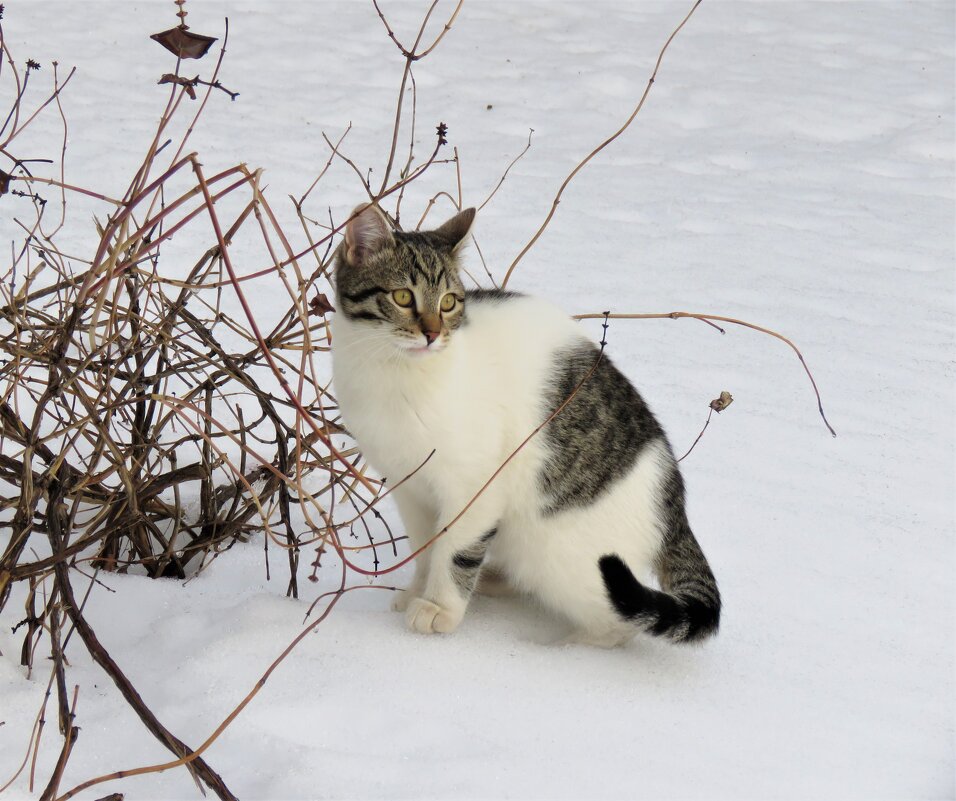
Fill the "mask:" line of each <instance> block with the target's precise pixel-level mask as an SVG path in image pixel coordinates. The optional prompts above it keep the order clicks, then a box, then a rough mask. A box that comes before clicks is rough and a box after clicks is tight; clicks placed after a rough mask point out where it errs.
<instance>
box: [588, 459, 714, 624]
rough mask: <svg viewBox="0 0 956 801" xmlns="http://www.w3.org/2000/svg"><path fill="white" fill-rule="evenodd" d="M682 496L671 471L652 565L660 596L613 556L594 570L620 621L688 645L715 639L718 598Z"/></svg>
mask: <svg viewBox="0 0 956 801" xmlns="http://www.w3.org/2000/svg"><path fill="white" fill-rule="evenodd" d="M683 495H684V487H683V482H682V481H681V479H680V474H679V473H677V472H676V470H675V472H674V474H673V476H672V477H671V479H670V481H669V482H668V483H667V487H666V488H665V492H664V502H663V503H662V504H661V508H662V512H663V514H662V517H663V520H662V522H663V524H664V528H665V531H664V541H663V543H662V546H661V551H660V554H659V555H658V559H657V564H656V565H655V567H656V573H657V576H658V579H659V580H660V584H661V590H655V589H653V588H652V587H646V586H644V585H643V584H641V582H640V581H638V580H637V579H636V578H635V577H634V574H633V573H632V572H631V570H630V568H628V566H627V565H626V564H625V563H624V560H622V559H621V558H620V557H619V556H617V555H615V554H608V555H607V556H602V557H601V558H600V559H599V560H598V567H599V568H600V570H601V575H602V577H603V578H604V586H605V588H606V589H607V594H608V597H609V598H610V601H611V603H612V604H613V606H614V608H615V609H616V610H617V613H618V614H619V615H620V616H621V617H623V618H624V619H625V620H628V621H631V622H633V623H635V624H637V625H638V626H640V627H641V628H642V629H643V630H644V631H646V632H648V633H649V634H654V635H657V636H663V637H667V638H669V639H671V640H673V641H674V642H680V643H690V642H699V641H700V640H703V639H705V638H707V637H709V636H711V635H713V634H716V633H717V627H718V626H719V625H720V592H719V590H718V589H717V580H716V579H715V578H714V574H713V572H711V569H710V565H708V564H707V559H706V557H705V556H704V553H703V551H701V549H700V545H699V544H698V543H697V539H696V538H695V537H694V534H693V532H692V531H691V529H690V524H689V523H688V522H687V515H686V514H685V513H684V498H683Z"/></svg>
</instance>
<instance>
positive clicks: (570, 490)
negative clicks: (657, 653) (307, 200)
mask: <svg viewBox="0 0 956 801" xmlns="http://www.w3.org/2000/svg"><path fill="white" fill-rule="evenodd" d="M474 217H475V212H474V209H466V210H465V211H462V212H460V213H458V214H456V215H455V216H454V217H452V218H451V219H450V220H448V221H447V222H446V223H444V224H443V225H441V226H440V227H438V228H436V229H434V230H431V231H416V232H403V231H396V230H394V228H393V226H392V225H391V224H390V222H389V220H388V218H387V216H386V215H385V214H384V213H383V212H382V211H381V210H380V209H379V208H378V207H376V206H373V205H370V206H364V207H360V208H358V209H356V210H355V211H354V212H353V214H352V216H351V218H350V220H349V222H348V223H347V225H346V229H345V238H344V240H343V242H342V243H341V245H340V246H339V248H338V250H337V251H336V256H335V284H336V297H337V301H338V302H337V304H336V305H337V308H338V313H337V314H336V315H335V316H334V317H333V320H332V323H331V327H332V362H333V374H334V386H335V393H336V397H337V399H338V401H339V405H340V408H341V412H342V416H343V418H344V422H345V424H346V426H347V427H348V428H349V430H350V432H351V433H352V435H353V436H354V437H355V439H356V441H357V442H358V445H359V447H360V448H361V450H362V452H363V454H364V455H365V457H366V458H367V460H368V461H369V463H370V464H371V465H372V467H373V468H374V469H376V470H377V471H379V472H380V473H381V474H382V475H383V476H385V477H387V478H388V479H389V482H390V484H391V485H392V486H393V487H394V489H393V495H394V497H395V500H396V503H397V505H398V508H399V513H400V515H401V518H402V523H403V525H404V528H405V532H406V534H407V535H408V539H409V542H410V544H411V547H412V548H413V550H418V549H420V548H421V547H422V546H424V545H425V544H426V543H430V545H429V547H428V548H427V549H425V550H424V551H422V553H421V554H420V555H419V556H418V558H417V559H416V562H415V575H414V577H413V579H412V581H411V584H410V586H409V587H408V588H407V589H406V590H405V591H403V592H402V593H401V594H400V596H398V597H397V599H396V601H395V604H394V607H395V608H396V609H397V610H399V611H402V612H403V613H404V615H405V621H406V623H407V625H408V627H409V628H410V629H412V630H413V631H416V632H420V633H423V634H431V633H450V632H452V631H454V630H455V629H457V628H458V626H459V625H460V624H461V622H462V620H463V618H464V615H465V611H466V609H467V606H468V602H469V600H470V598H471V596H472V594H473V593H474V592H489V593H491V592H494V593H496V594H497V593H501V592H515V593H518V594H521V595H525V596H531V597H532V598H534V599H535V600H536V601H537V602H538V603H539V604H540V605H542V606H544V607H545V608H547V609H549V610H550V611H551V612H553V613H554V614H555V615H557V616H559V617H561V618H563V619H564V620H566V621H567V623H568V624H569V626H570V632H569V638H568V639H569V640H572V641H578V642H585V643H590V644H594V645H600V646H605V647H607V646H614V645H620V644H623V643H625V642H627V641H628V640H630V639H631V638H632V637H634V636H635V635H636V634H638V633H640V632H643V633H646V634H650V635H656V636H663V637H666V638H668V639H670V640H672V641H674V642H696V641H699V640H702V639H704V638H706V637H707V636H709V635H711V634H714V633H715V632H716V630H717V627H718V624H719V620H720V593H719V591H718V589H717V582H716V580H715V579H714V576H713V573H712V572H711V570H710V566H709V565H708V562H707V560H706V558H705V557H704V554H703V552H702V550H701V548H700V546H699V544H698V542H697V539H696V538H695V536H694V534H693V533H692V531H691V528H690V524H689V522H688V520H687V516H686V512H685V508H684V485H683V481H682V479H681V475H680V471H679V469H678V466H677V462H676V460H675V459H674V455H673V452H672V451H671V448H670V445H669V444H668V442H667V438H666V436H665V435H664V432H663V430H662V429H661V426H660V425H659V423H658V422H657V420H656V418H655V417H654V415H653V413H652V412H651V410H650V409H649V408H648V406H647V405H646V404H645V403H644V401H643V399H642V398H641V396H640V394H639V393H638V391H637V390H636V389H635V388H634V386H633V385H632V384H631V383H630V381H628V379H627V378H626V377H625V376H624V375H623V374H622V373H621V372H620V371H619V370H618V369H617V367H616V366H615V365H614V364H613V363H612V362H611V360H610V359H609V358H608V356H607V355H606V354H604V353H603V352H602V351H601V350H600V349H599V348H598V347H597V346H596V345H595V344H594V343H593V342H592V341H591V340H590V339H588V338H587V336H586V335H585V334H584V333H583V332H582V330H581V328H580V327H579V326H578V325H577V324H576V323H575V322H574V321H573V320H571V319H570V318H569V317H568V316H567V314H565V313H564V312H562V311H561V310H560V309H558V308H556V307H554V306H553V305H551V304H550V303H547V302H546V301H543V300H540V299H537V298H533V297H529V296H526V295H522V294H519V293H513V292H504V291H501V290H497V289H480V290H475V289H468V290H466V289H465V286H464V283H463V280H462V278H461V267H460V258H461V252H462V249H463V247H464V245H465V243H466V242H467V240H468V237H469V233H470V230H471V227H472V224H473V222H474ZM568 398H570V400H568ZM566 401H567V403H565V402H566ZM559 407H563V408H560V412H559V413H557V414H555V411H556V410H557V409H559ZM542 424H543V425H542ZM539 427H540V428H541V430H540V432H539V433H538V434H537V435H536V436H534V437H532V438H531V439H530V440H528V441H527V443H525V444H524V445H522V443H523V442H524V441H525V440H526V438H527V437H528V435H529V434H531V432H533V431H535V429H537V428H539ZM506 463H507V464H506ZM505 464H506V466H505V467H504V468H503V469H502V465H505ZM496 472H498V475H497V476H496V478H495V479H494V480H493V481H491V482H490V483H488V481H489V479H490V478H491V477H492V476H494V475H495V474H496ZM413 473H414V474H413ZM412 474H413V475H412ZM408 476H410V477H409V478H407V480H405V481H402V479H406V477H408ZM399 482H401V483H399ZM486 484H487V486H486ZM463 510H466V511H464V512H463ZM451 521H454V523H452V522H451ZM439 532H442V533H441V535H440V536H436V535H438V533H439Z"/></svg>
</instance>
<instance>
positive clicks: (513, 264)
mask: <svg viewBox="0 0 956 801" xmlns="http://www.w3.org/2000/svg"><path fill="white" fill-rule="evenodd" d="M701 2H702V0H696V2H695V3H694V5H693V6H692V7H691V10H690V11H689V12H687V16H685V17H684V19H683V20H682V21H681V23H680V25H678V26H677V27H676V28H675V29H674V31H673V32H672V33H671V35H670V36H669V37H668V38H667V41H666V42H664V46H663V47H662V48H661V52H660V54H659V55H658V56H657V63H656V64H655V65H654V71H653V72H652V73H651V77H650V78H649V79H648V81H647V86H646V87H645V89H644V94H642V95H641V99H640V100H639V101H638V103H637V106H635V108H634V111H632V112H631V116H630V117H628V118H627V120H626V121H625V122H624V124H623V125H622V126H621V127H620V128H618V130H617V131H616V132H615V133H613V134H612V135H611V136H609V137H608V138H607V139H605V140H604V141H603V142H601V144H599V145H598V146H597V147H596V148H594V150H592V151H591V152H590V153H588V155H587V156H585V157H584V159H583V160H582V161H581V162H580V163H579V164H578V165H577V166H576V167H575V168H574V169H573V170H571V172H570V173H569V174H568V177H567V178H565V179H564V182H563V183H562V184H561V187H560V188H559V189H558V193H557V194H556V195H555V196H554V200H553V201H552V203H551V210H550V211H549V212H548V216H547V217H545V219H544V222H543V223H541V227H540V228H538V230H537V231H536V232H535V234H534V236H533V237H531V240H530V241H529V242H528V244H526V245H525V246H524V248H522V250H521V252H520V253H519V254H518V255H517V256H516V257H515V260H514V261H513V262H511V266H510V267H508V272H506V273H505V277H504V280H503V281H502V282H501V288H502V289H504V288H506V287H507V286H508V281H510V280H511V275H512V273H513V272H514V270H515V267H517V266H518V262H520V261H521V260H522V259H523V258H524V256H525V254H526V253H527V252H528V251H529V250H531V248H533V247H534V245H535V243H536V242H537V241H538V239H539V238H540V237H541V234H543V233H544V229H545V228H547V227H548V224H549V223H550V222H551V218H552V217H554V214H555V212H556V211H557V210H558V204H559V203H560V202H561V196H562V195H563V194H564V190H565V189H566V188H567V186H568V184H570V183H571V181H572V180H574V176H576V175H577V174H578V173H579V172H580V171H581V170H582V169H584V167H585V165H587V163H588V162H589V161H591V159H593V158H594V157H595V156H596V155H597V154H598V153H600V152H601V151H602V150H604V148H606V147H607V146H608V145H609V144H611V142H613V141H614V140H615V139H617V138H618V137H619V136H620V135H621V134H622V133H624V132H625V131H626V130H627V129H628V128H629V127H630V125H631V123H632V122H634V118H635V117H636V116H637V115H638V113H639V112H640V110H641V109H642V108H643V107H644V101H645V100H647V96H648V94H649V93H650V91H651V87H652V86H653V85H654V79H655V78H656V77H657V71H658V69H660V66H661V62H662V61H663V60H664V53H666V52H667V48H668V47H669V46H670V43H671V42H672V41H673V40H674V37H675V36H677V34H678V33H679V32H680V30H681V28H683V27H684V25H686V24H687V21H688V20H689V19H690V18H691V16H692V15H693V13H694V12H695V11H696V10H697V6H699V5H700V4H701Z"/></svg>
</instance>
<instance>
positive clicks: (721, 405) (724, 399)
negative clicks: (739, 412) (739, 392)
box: [710, 390, 734, 414]
mask: <svg viewBox="0 0 956 801" xmlns="http://www.w3.org/2000/svg"><path fill="white" fill-rule="evenodd" d="M733 402H734V396H733V395H731V394H730V393H729V392H727V391H726V390H725V391H724V392H721V393H720V397H719V398H714V399H713V400H712V401H711V402H710V408H711V409H713V410H714V411H715V412H717V413H718V414H719V413H720V412H722V411H723V410H724V409H726V408H727V407H728V406H730V404H731V403H733Z"/></svg>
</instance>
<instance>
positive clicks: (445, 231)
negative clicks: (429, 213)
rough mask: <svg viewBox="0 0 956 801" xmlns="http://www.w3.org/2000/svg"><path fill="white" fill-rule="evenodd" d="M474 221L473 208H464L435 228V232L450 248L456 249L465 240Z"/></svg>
mask: <svg viewBox="0 0 956 801" xmlns="http://www.w3.org/2000/svg"><path fill="white" fill-rule="evenodd" d="M474 221H475V210H474V209H473V208H471V209H465V210H464V211H460V212H458V214H456V215H455V216H454V217H452V218H451V219H450V220H449V221H448V222H446V223H445V224H444V225H442V226H441V227H440V228H436V229H435V233H436V234H437V235H438V236H439V237H440V238H441V239H442V240H443V241H444V242H445V243H446V244H447V245H448V247H450V248H451V249H452V250H458V249H459V248H460V247H461V246H462V245H463V244H464V242H465V238H466V237H467V236H468V232H469V231H471V226H472V223H474Z"/></svg>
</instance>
